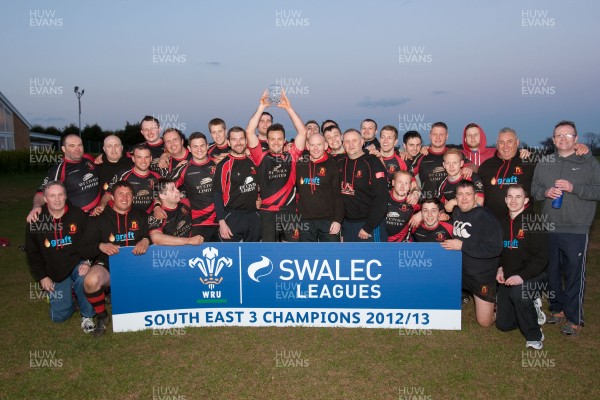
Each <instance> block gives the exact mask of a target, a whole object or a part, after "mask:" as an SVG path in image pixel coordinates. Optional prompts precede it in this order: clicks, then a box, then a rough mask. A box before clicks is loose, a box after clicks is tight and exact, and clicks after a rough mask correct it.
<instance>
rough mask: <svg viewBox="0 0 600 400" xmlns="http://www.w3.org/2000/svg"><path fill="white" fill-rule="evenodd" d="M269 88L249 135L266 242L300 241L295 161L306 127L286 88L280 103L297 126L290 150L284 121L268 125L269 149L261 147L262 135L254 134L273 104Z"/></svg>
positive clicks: (250, 125) (303, 142)
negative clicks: (283, 124)
mask: <svg viewBox="0 0 600 400" xmlns="http://www.w3.org/2000/svg"><path fill="white" fill-rule="evenodd" d="M268 96H269V95H268V91H265V92H264V93H263V95H262V97H261V99H260V104H259V106H258V108H257V110H256V112H255V113H254V115H253V116H252V118H250V121H249V122H248V127H247V128H246V139H247V142H248V149H249V150H250V158H251V159H252V161H253V162H254V164H255V165H256V166H257V172H258V173H257V178H258V184H259V186H260V197H261V204H260V209H259V211H260V220H261V238H262V241H263V242H279V241H286V242H297V241H298V240H299V239H300V232H299V230H298V229H297V226H294V225H295V224H294V221H297V213H296V161H297V160H298V158H299V157H300V155H301V154H302V152H303V151H304V146H305V142H306V127H305V125H304V123H303V122H302V120H301V119H300V117H299V116H298V114H296V112H295V111H294V109H293V108H292V106H291V104H290V102H289V99H288V98H287V96H286V95H285V92H282V93H281V99H280V101H279V103H278V105H277V107H280V108H283V109H284V110H286V111H287V113H288V115H289V116H290V119H291V120H292V123H293V124H294V128H296V131H297V132H298V133H297V135H296V138H295V140H294V143H293V144H292V145H291V147H290V150H289V152H284V151H283V146H284V144H285V129H284V127H283V126H282V125H281V124H273V125H271V126H269V128H268V129H267V142H268V151H263V150H262V148H261V147H259V139H258V138H257V137H256V135H254V133H252V132H254V131H255V129H256V127H257V124H259V123H260V122H259V119H260V118H261V116H262V115H264V113H263V112H264V110H265V108H266V107H268V106H269V105H270V102H269V97H268Z"/></svg>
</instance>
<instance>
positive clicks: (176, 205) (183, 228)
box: [148, 178, 204, 246]
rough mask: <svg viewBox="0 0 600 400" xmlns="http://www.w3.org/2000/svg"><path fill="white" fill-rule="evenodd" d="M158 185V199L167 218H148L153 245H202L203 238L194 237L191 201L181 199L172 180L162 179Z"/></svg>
mask: <svg viewBox="0 0 600 400" xmlns="http://www.w3.org/2000/svg"><path fill="white" fill-rule="evenodd" d="M157 185H158V197H159V199H160V204H161V208H162V209H163V211H164V212H165V214H166V218H164V219H156V218H154V217H153V216H150V217H149V218H148V225H149V229H150V238H151V239H152V243H154V244H157V245H164V246H183V245H186V244H191V245H199V244H202V243H203V242H204V238H203V237H202V236H200V235H195V236H192V209H191V208H190V202H189V200H188V199H182V198H181V192H180V191H179V189H177V187H175V182H174V181H172V180H170V179H165V178H161V179H159V180H158V182H157Z"/></svg>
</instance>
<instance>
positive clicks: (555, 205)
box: [552, 191, 565, 208]
mask: <svg viewBox="0 0 600 400" xmlns="http://www.w3.org/2000/svg"><path fill="white" fill-rule="evenodd" d="M564 195H565V192H564V191H563V192H562V193H561V194H560V197H557V198H556V199H554V200H552V208H560V207H561V206H562V200H563V196H564Z"/></svg>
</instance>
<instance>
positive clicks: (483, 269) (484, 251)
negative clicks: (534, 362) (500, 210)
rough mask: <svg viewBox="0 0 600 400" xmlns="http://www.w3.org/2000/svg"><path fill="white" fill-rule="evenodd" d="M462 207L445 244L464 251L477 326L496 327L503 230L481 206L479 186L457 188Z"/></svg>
mask: <svg viewBox="0 0 600 400" xmlns="http://www.w3.org/2000/svg"><path fill="white" fill-rule="evenodd" d="M456 199H457V200H458V204H457V205H458V207H455V208H454V211H453V212H452V220H453V221H454V224H453V230H452V236H453V237H454V239H448V240H446V241H444V242H442V243H441V245H442V247H443V248H445V249H446V250H460V251H462V288H463V291H464V292H467V293H470V294H473V295H474V299H475V315H476V317H477V323H479V325H481V326H483V327H489V326H491V325H492V324H493V323H494V319H495V316H494V303H495V302H496V271H497V268H498V258H499V257H498V256H499V255H500V253H501V252H502V227H501V226H500V222H498V219H496V217H495V216H494V214H493V213H492V212H491V211H490V210H489V209H488V208H486V207H484V206H478V205H477V196H476V194H475V185H474V184H473V182H471V181H467V180H462V181H460V182H459V183H458V185H456Z"/></svg>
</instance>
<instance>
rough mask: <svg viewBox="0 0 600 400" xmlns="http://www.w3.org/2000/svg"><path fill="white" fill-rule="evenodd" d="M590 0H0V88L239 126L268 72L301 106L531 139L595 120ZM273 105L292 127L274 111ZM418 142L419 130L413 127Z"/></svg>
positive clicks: (66, 105) (27, 110)
mask: <svg viewBox="0 0 600 400" xmlns="http://www.w3.org/2000/svg"><path fill="white" fill-rule="evenodd" d="M599 11H600V3H598V2H597V1H593V0H589V1H569V2H567V1H564V0H563V1H558V0H549V1H503V2H499V1H491V0H490V1H486V0H457V1H426V0H424V1H373V2H369V3H365V2H361V3H358V2H357V3H350V2H347V1H313V0H302V1H261V2H245V1H222V2H216V1H211V2H208V1H172V2H165V1H104V2H88V1H85V2H84V1H52V2H48V1H13V2H9V3H5V4H3V6H2V12H1V13H0V35H1V36H2V38H3V40H2V42H3V46H2V51H1V52H0V54H1V55H2V57H1V58H0V59H1V65H2V74H1V77H0V91H1V92H2V93H3V94H4V95H5V96H6V97H7V98H8V99H9V100H10V101H11V102H12V103H13V105H14V106H15V107H16V108H17V109H18V110H19V111H20V112H21V113H22V114H23V115H24V116H25V117H26V118H27V120H28V121H29V122H30V123H31V124H41V125H44V126H48V125H54V126H57V127H59V128H62V127H63V126H65V125H68V124H70V123H75V124H77V118H78V115H77V98H76V96H75V94H74V92H73V88H74V86H75V85H78V86H79V87H80V88H81V89H84V90H85V94H84V96H83V97H82V99H81V100H82V125H85V124H93V123H98V124H99V125H100V126H101V127H102V128H104V129H119V128H122V127H123V126H124V125H125V122H126V121H129V122H132V123H133V122H137V121H139V120H140V119H141V118H142V117H143V116H144V115H146V114H153V115H155V116H157V117H158V118H159V119H160V120H161V121H162V122H163V125H165V124H166V125H171V126H175V127H177V128H180V129H182V130H183V131H184V133H186V134H188V135H189V134H190V133H191V132H194V131H197V130H199V131H202V132H205V133H208V132H207V123H208V121H209V120H210V119H211V118H214V117H221V118H223V119H225V121H226V122H227V125H228V127H231V126H234V125H241V126H243V127H245V126H246V123H247V121H248V118H249V117H250V115H251V114H252V113H253V112H254V110H255V109H256V106H257V105H258V101H259V98H260V95H261V93H262V91H263V90H265V89H266V88H267V87H268V86H269V85H270V84H274V83H279V84H280V85H281V86H283V87H284V88H286V89H287V91H288V93H289V97H290V100H291V101H292V104H293V106H294V108H295V109H296V111H297V112H298V113H299V114H300V116H301V117H302V118H303V120H305V121H306V120H308V119H316V120H317V121H319V122H321V121H323V120H324V119H327V118H332V119H335V120H336V121H338V123H339V124H340V126H341V128H342V129H347V128H358V127H359V124H360V121H361V120H363V119H364V118H373V119H375V120H376V121H377V122H378V124H379V126H380V127H381V126H383V125H386V124H391V125H395V126H396V127H397V128H398V129H399V130H400V133H401V134H402V133H404V132H405V131H406V130H409V129H413V128H416V130H418V131H420V132H421V133H422V134H427V133H428V128H429V126H430V124H431V123H433V122H436V121H440V120H441V121H445V122H446V123H448V125H449V128H450V142H452V143H459V142H460V136H461V134H462V131H463V127H464V126H465V125H466V124H467V123H469V122H477V123H479V124H480V125H481V126H482V127H483V128H484V129H485V131H486V133H487V134H488V136H490V137H491V142H494V141H495V137H496V134H497V132H498V130H499V129H500V128H502V127H505V126H510V127H513V128H515V129H516V130H517V132H518V134H519V136H520V137H521V139H522V140H525V141H526V142H527V143H529V144H530V145H535V144H537V143H538V142H539V141H540V140H542V139H544V138H546V137H548V136H549V135H550V134H551V132H552V129H553V127H554V124H555V123H556V122H558V121H559V120H561V119H571V120H574V121H575V122H576V123H577V126H578V130H579V132H580V134H583V133H585V132H589V131H592V132H599V131H598V123H599V122H600V117H599V115H600V113H599V112H598V108H599V105H600V74H599V73H598V71H600V39H599V38H600V28H599V25H598V15H599V14H600V13H599ZM273 114H274V115H275V120H276V121H278V122H282V123H284V125H285V126H286V127H289V128H291V124H290V122H289V119H288V118H287V116H286V114H285V112H283V111H282V110H278V109H276V110H274V111H273ZM425 141H428V139H426V140H425Z"/></svg>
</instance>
